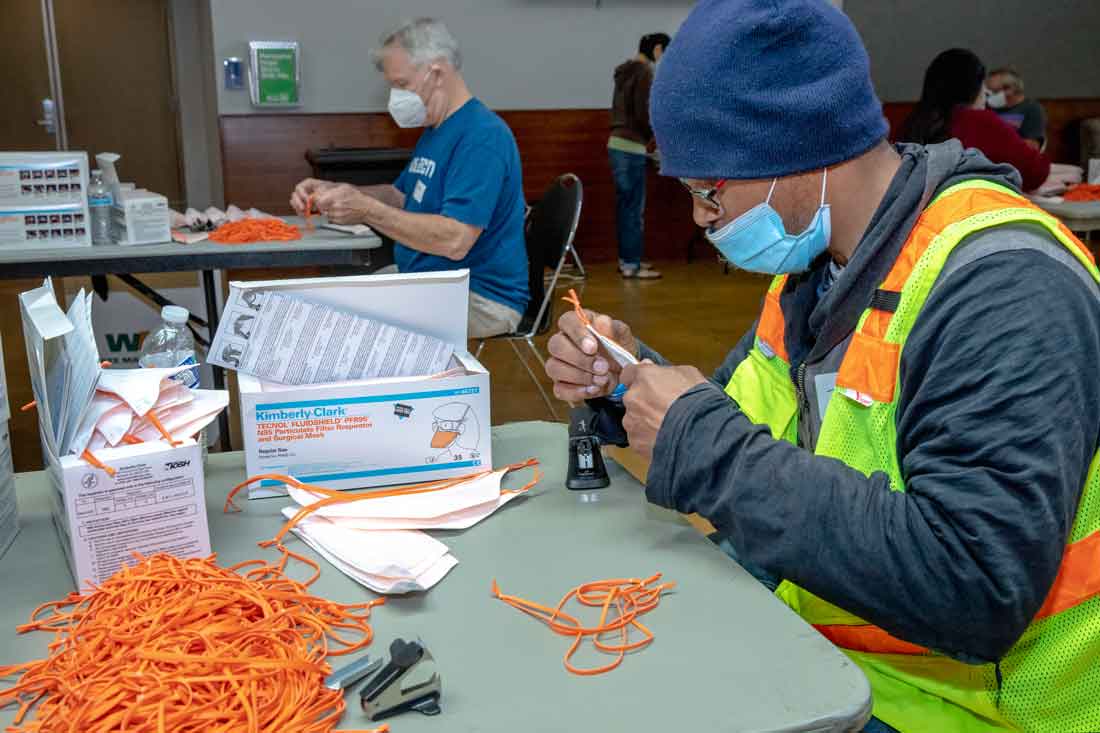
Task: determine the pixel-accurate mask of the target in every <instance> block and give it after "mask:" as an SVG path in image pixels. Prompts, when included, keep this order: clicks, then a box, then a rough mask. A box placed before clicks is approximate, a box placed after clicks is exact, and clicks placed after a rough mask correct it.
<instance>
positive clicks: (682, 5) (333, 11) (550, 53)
mask: <svg viewBox="0 0 1100 733" xmlns="http://www.w3.org/2000/svg"><path fill="white" fill-rule="evenodd" d="M209 2H210V7H211V11H212V20H213V28H214V56H215V61H216V64H217V72H218V73H219V74H220V70H221V62H222V59H224V58H226V57H228V56H238V57H240V58H242V59H247V56H248V41H250V40H253V41H298V42H299V43H301V45H302V102H303V104H302V106H301V107H299V108H297V109H295V110H293V111H297V112H310V113H316V112H380V111H384V110H385V108H386V97H387V94H388V90H387V88H386V86H385V84H384V82H383V80H382V77H381V74H379V73H378V72H376V71H375V70H374V65H373V64H372V63H371V60H370V50H371V49H372V48H374V47H375V46H376V45H377V42H378V37H379V36H380V35H381V34H382V33H383V32H384V31H386V30H389V29H390V28H392V27H393V26H394V25H396V24H397V23H399V22H400V21H401V20H403V19H405V18H410V17H419V16H425V15H428V16H435V17H439V18H442V19H443V20H444V21H446V23H447V24H448V26H450V28H451V31H452V32H453V33H454V34H455V36H456V37H457V38H458V42H459V44H460V46H461V47H462V52H463V59H464V60H463V71H464V74H465V76H466V80H467V82H468V83H469V85H470V87H471V89H472V91H473V92H474V94H475V95H477V96H478V97H480V98H481V99H482V101H484V102H485V103H486V104H488V105H489V106H491V107H493V108H495V109H602V108H605V107H609V106H610V104H611V91H612V80H611V72H612V69H613V68H614V67H615V65H616V64H618V63H620V62H622V61H623V60H624V59H626V58H627V57H628V56H633V55H634V54H635V53H637V49H638V39H639V38H640V37H641V36H643V35H644V34H646V33H654V32H658V31H664V32H666V33H668V34H669V35H674V34H675V32H676V29H677V28H679V26H680V23H681V22H682V21H683V19H684V18H685V17H686V16H687V14H688V11H689V10H690V8H691V5H692V2H691V1H690V0H603V1H602V3H601V5H602V7H600V8H598V9H597V8H596V2H595V0H447V1H446V2H443V1H442V0H434V1H432V0H400V1H398V0H383V1H367V0H312V2H301V0H209ZM255 111H256V109H255V108H253V107H252V106H251V104H250V103H249V99H248V92H247V90H241V91H226V90H225V89H224V88H223V85H222V84H221V83H220V80H219V83H218V112H219V113H220V114H244V113H249V112H255Z"/></svg>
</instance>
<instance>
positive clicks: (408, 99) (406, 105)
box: [389, 89, 428, 128]
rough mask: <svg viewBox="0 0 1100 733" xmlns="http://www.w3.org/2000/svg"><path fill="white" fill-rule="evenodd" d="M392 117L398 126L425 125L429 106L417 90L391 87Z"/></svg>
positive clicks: (390, 108) (390, 105) (390, 104)
mask: <svg viewBox="0 0 1100 733" xmlns="http://www.w3.org/2000/svg"><path fill="white" fill-rule="evenodd" d="M389 110H390V117H392V118H393V121H394V122H396V123H397V126H398V127H406V128H407V127H423V126H424V122H425V121H426V120H427V119H428V108H427V107H426V106H425V105H424V100H423V99H421V98H420V95H419V94H417V93H416V92H413V91H409V90H408V89H391V90H390V103H389Z"/></svg>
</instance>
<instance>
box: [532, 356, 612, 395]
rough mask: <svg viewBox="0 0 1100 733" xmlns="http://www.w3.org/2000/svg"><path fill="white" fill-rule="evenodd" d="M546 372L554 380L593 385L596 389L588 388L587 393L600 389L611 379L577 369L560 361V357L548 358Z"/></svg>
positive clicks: (604, 375)
mask: <svg viewBox="0 0 1100 733" xmlns="http://www.w3.org/2000/svg"><path fill="white" fill-rule="evenodd" d="M546 374H547V376H549V377H550V379H552V380H553V381H554V382H564V383H566V384H575V385H578V386H584V387H595V388H596V389H590V390H588V391H589V394H594V393H596V392H599V391H602V390H603V388H604V387H606V386H607V384H608V383H609V382H610V381H611V380H610V377H608V375H606V374H592V373H591V372H588V371H585V370H583V369H578V368H577V367H575V366H573V365H572V364H569V363H567V362H564V361H561V360H560V359H550V360H548V361H547V362H546Z"/></svg>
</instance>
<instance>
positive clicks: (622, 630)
mask: <svg viewBox="0 0 1100 733" xmlns="http://www.w3.org/2000/svg"><path fill="white" fill-rule="evenodd" d="M660 579H661V574H660V573H657V574H656V575H653V576H650V577H649V578H646V579H645V580H639V579H638V578H617V579H612V580H597V581H593V582H591V583H584V584H582V585H579V586H577V587H576V588H574V589H573V590H571V591H569V592H568V593H566V594H565V595H564V596H563V597H562V599H561V600H560V601H559V602H558V605H557V606H555V607H554V608H550V607H549V606H544V605H542V604H541V603H535V602H534V601H528V600H526V599H524V598H520V597H519V596H512V595H507V594H505V593H502V592H501V590H500V586H498V585H497V582H496V581H495V580H494V581H493V596H494V597H495V598H499V599H500V600H502V601H504V602H505V603H507V604H508V605H509V606H511V607H512V608H514V609H516V610H517V611H522V612H523V613H525V614H527V615H528V616H531V617H532V618H536V619H538V620H539V621H541V622H543V623H544V624H546V625H547V626H549V627H550V629H551V631H553V632H554V633H556V634H560V635H562V636H572V637H573V643H572V645H570V647H569V650H568V651H566V653H565V658H564V659H563V660H562V661H563V663H564V664H565V668H566V669H567V670H569V671H570V672H572V673H573V674H578V675H586V676H590V675H597V674H603V673H604V672H610V671H611V670H613V669H615V668H616V667H618V666H619V665H620V664H622V663H623V659H625V658H626V653H627V652H630V651H635V650H637V649H641V648H643V647H645V646H648V645H649V644H650V643H652V642H653V632H652V631H650V630H649V629H648V628H647V627H646V626H645V625H644V624H642V622H641V621H639V620H638V617H639V616H642V615H644V614H647V613H649V612H650V611H652V610H653V609H654V608H656V607H657V604H658V603H660V600H661V594H662V593H664V592H665V591H668V590H671V589H672V588H674V587H675V586H676V584H675V583H660V584H657V581H659V580H660ZM572 599H576V600H577V602H578V603H580V604H581V605H583V606H589V607H593V608H599V609H600V619H599V622H598V623H597V625H596V626H584V625H583V624H582V623H581V622H580V620H579V619H577V618H576V617H575V616H572V615H570V614H568V613H566V612H565V611H563V610H562V609H563V608H564V607H565V605H566V604H567V603H568V602H569V601H570V600H572ZM612 608H614V610H615V615H612V614H611V610H612ZM631 628H634V629H636V630H638V631H640V632H641V634H642V638H640V639H638V640H636V641H630V629H631ZM615 631H618V632H619V634H618V636H619V643H617V644H609V643H607V642H605V641H603V637H604V635H606V634H609V633H612V632H615ZM588 637H591V638H592V645H593V646H594V647H596V649H598V650H600V651H602V652H607V653H610V654H614V655H615V658H614V659H612V660H611V661H610V662H608V663H607V664H604V665H601V666H598V667H577V666H576V665H574V664H573V655H575V654H576V653H577V650H578V649H579V648H580V646H581V643H582V642H583V641H584V640H585V639H586V638H588Z"/></svg>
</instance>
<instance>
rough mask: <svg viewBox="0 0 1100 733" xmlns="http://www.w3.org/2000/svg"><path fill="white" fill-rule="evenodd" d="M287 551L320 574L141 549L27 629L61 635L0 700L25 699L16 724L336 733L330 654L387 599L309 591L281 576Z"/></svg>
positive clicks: (364, 639) (337, 707)
mask: <svg viewBox="0 0 1100 733" xmlns="http://www.w3.org/2000/svg"><path fill="white" fill-rule="evenodd" d="M289 557H294V558H296V559H298V560H300V561H302V562H304V563H306V564H308V565H311V566H313V567H314V568H316V567H317V565H316V563H314V562H312V561H311V560H309V559H308V558H305V557H302V556H300V555H295V554H293V553H289V552H284V555H283V558H282V561H281V562H279V563H277V564H274V565H271V564H267V563H265V562H263V561H260V560H252V561H248V562H243V563H240V564H238V565H234V566H233V567H230V568H221V567H219V566H218V565H217V564H215V558H214V556H211V557H208V558H205V559H179V558H176V557H172V556H170V555H166V554H157V555H153V556H151V557H148V558H145V557H141V556H140V555H136V554H135V563H134V564H133V565H129V566H126V567H123V569H121V570H120V571H118V572H117V573H115V574H114V575H113V576H111V577H110V578H109V579H108V580H107V581H105V582H104V583H102V584H101V585H99V586H98V587H96V588H94V589H92V590H91V591H89V592H87V593H84V594H76V593H73V594H70V595H69V596H68V597H67V598H65V599H64V600H61V601H53V602H50V603H45V604H43V605H41V606H39V607H38V608H37V609H35V611H34V613H32V614H31V619H30V622H29V623H27V624H24V625H23V626H20V627H19V629H18V630H19V632H20V633H25V632H28V631H52V632H54V640H53V641H52V642H51V643H50V645H49V649H50V654H49V656H48V657H47V658H45V659H40V660H37V661H33V662H28V663H26V664H16V665H12V666H9V667H4V668H0V675H2V676H5V677H7V676H11V675H15V674H21V676H20V678H19V680H18V682H17V683H16V684H15V685H14V686H12V687H10V688H8V689H6V690H3V691H2V692H0V705H5V706H6V705H10V704H12V703H13V702H16V701H19V702H21V705H20V708H19V712H18V714H17V715H16V717H15V721H14V727H9V728H8V729H7V730H8V731H14V732H19V733H40V732H45V731H60V730H67V731H81V733H106V732H107V731H119V730H124V731H130V732H131V733H154V732H155V733H165V732H166V731H173V732H174V733H189V732H191V731H194V732H196V733H197V732H198V731H203V733H229V732H230V731H232V732H233V733H238V732H239V731H260V730H278V731H280V732H284V731H285V732H286V733H290V732H301V733H324V732H327V731H331V730H333V727H334V726H335V725H336V724H337V722H338V721H339V720H340V716H341V715H342V714H343V711H344V700H343V695H342V693H341V692H340V691H335V690H329V689H327V688H326V687H325V686H324V684H323V681H324V678H325V676H326V675H328V674H329V673H330V672H331V669H330V667H329V665H328V664H327V663H326V662H325V658H326V657H327V656H335V655H341V654H350V653H352V652H355V651H357V650H359V649H362V648H363V647H365V646H367V645H368V644H370V642H371V638H372V631H371V627H370V623H369V619H370V610H371V608H372V607H373V606H376V605H379V604H380V603H382V599H378V600H375V601H370V602H367V603H357V604H340V603H335V602H333V601H329V600H327V599H324V598H320V597H318V596H314V595H311V594H310V593H309V592H308V591H307V590H306V586H307V585H308V583H301V582H298V581H295V580H292V579H290V578H288V577H287V576H286V575H285V574H284V571H285V568H286V563H287V559H288V558H289ZM46 611H51V613H50V614H49V615H44V612H46ZM338 630H339V631H349V632H352V633H353V634H354V635H355V637H354V638H350V639H348V638H345V637H344V636H342V635H341V634H340V633H338ZM32 708H33V709H34V713H35V715H34V718H33V720H30V721H28V722H26V723H24V722H23V720H24V718H25V717H26V715H27V713H28V712H29V711H30V710H31V709H32ZM375 730H377V729H375Z"/></svg>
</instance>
